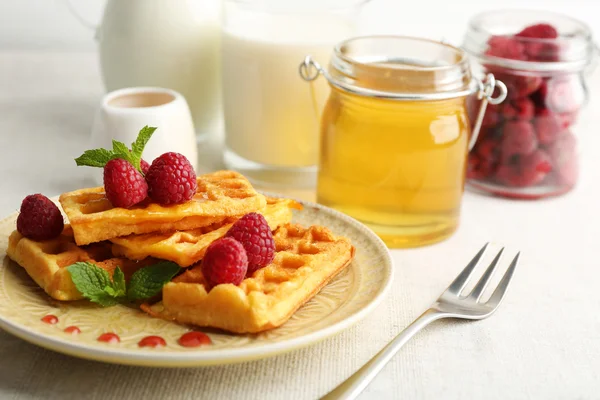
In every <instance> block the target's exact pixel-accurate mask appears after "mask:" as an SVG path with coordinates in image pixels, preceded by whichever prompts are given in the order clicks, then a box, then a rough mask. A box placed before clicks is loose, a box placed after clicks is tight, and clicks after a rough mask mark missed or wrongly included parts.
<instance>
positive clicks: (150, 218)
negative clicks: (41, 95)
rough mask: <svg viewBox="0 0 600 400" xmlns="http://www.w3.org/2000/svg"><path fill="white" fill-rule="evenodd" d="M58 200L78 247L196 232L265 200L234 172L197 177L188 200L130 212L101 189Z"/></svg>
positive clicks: (144, 205) (139, 207)
mask: <svg viewBox="0 0 600 400" xmlns="http://www.w3.org/2000/svg"><path fill="white" fill-rule="evenodd" d="M59 201H60V204H61V205H62V207H63V210H64V211H65V213H66V214H67V216H68V217H69V222H70V223H71V226H72V227H73V232H74V235H75V242H76V243H77V244H78V245H80V246H82V245H86V244H89V243H94V242H100V241H102V240H108V239H112V238H115V237H119V236H125V235H130V234H143V233H150V232H168V231H174V230H187V229H195V228H200V227H203V226H209V225H211V224H214V223H219V222H222V221H223V220H225V219H227V218H230V217H233V216H241V215H243V214H246V213H249V212H252V211H258V210H260V209H261V208H263V207H264V206H265V205H266V200H265V197H264V196H263V195H261V194H259V193H258V192H256V191H255V190H254V188H253V187H252V185H251V184H250V182H248V180H247V179H246V178H245V177H244V176H243V175H241V174H239V173H237V172H233V171H217V172H213V173H210V174H205V175H201V176H199V177H198V190H197V192H196V195H194V197H193V199H192V200H191V201H188V202H186V203H183V204H177V205H172V206H161V205H159V204H155V203H151V202H150V201H149V200H148V199H147V200H145V201H144V202H142V203H140V204H138V205H136V206H133V207H132V208H130V209H125V208H118V207H112V205H111V204H110V202H109V201H108V199H107V198H106V196H105V194H104V188H102V187H98V188H91V189H81V190H76V191H74V192H69V193H64V194H62V195H61V196H60V198H59Z"/></svg>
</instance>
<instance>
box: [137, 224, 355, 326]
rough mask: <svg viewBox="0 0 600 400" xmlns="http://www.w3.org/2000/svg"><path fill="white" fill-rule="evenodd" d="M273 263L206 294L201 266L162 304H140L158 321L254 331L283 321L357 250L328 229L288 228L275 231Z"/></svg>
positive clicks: (167, 290)
mask: <svg viewBox="0 0 600 400" xmlns="http://www.w3.org/2000/svg"><path fill="white" fill-rule="evenodd" d="M274 237H275V247H276V251H277V253H276V255H275V259H274V260H273V262H272V263H271V264H269V265H268V266H266V267H264V268H262V269H259V270H258V271H256V272H255V273H254V274H253V276H252V277H250V278H246V279H244V281H242V283H241V284H240V285H239V286H236V285H232V284H221V285H217V286H215V287H213V288H212V289H211V290H210V291H207V284H206V281H205V279H204V277H203V275H202V271H201V268H200V266H199V265H198V266H195V267H193V268H191V269H188V270H187V271H186V272H184V273H183V274H182V275H180V276H178V277H176V278H175V279H174V280H173V281H172V282H169V283H167V284H166V285H165V286H164V288H163V298H162V301H161V302H158V303H156V304H154V305H147V304H145V305H142V309H143V310H144V311H146V312H147V313H149V314H150V315H153V316H155V317H160V318H164V319H168V320H173V321H177V322H180V323H185V324H192V325H197V326H202V327H213V328H220V329H224V330H227V331H230V332H235V333H256V332H261V331H265V330H268V329H271V328H275V327H278V326H280V325H282V324H283V323H285V322H286V321H287V320H288V319H289V318H290V317H291V316H292V314H293V313H294V312H295V311H296V310H297V309H298V308H300V307H301V306H302V305H303V304H304V303H306V302H307V301H308V300H310V299H311V298H312V297H313V296H314V295H315V294H317V293H318V292H319V291H320V290H321V288H323V286H325V285H326V284H327V283H328V282H329V281H330V280H331V279H332V278H333V277H335V276H336V275H337V274H338V273H339V272H340V271H341V270H343V269H344V267H346V266H347V265H348V264H350V262H351V261H352V259H353V257H354V247H353V246H352V244H351V243H350V241H349V240H348V239H346V238H343V237H339V238H338V237H335V236H334V235H333V234H332V233H331V232H330V231H329V230H328V229H327V228H325V227H322V226H311V227H310V228H303V227H301V226H299V225H295V224H286V225H284V226H282V227H280V228H279V229H278V230H277V231H276V232H275V235H274Z"/></svg>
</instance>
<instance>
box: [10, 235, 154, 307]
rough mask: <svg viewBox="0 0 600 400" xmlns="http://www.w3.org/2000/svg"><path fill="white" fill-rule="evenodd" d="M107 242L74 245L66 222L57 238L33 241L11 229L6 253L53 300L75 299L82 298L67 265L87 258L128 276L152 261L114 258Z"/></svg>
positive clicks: (109, 271) (102, 266)
mask: <svg viewBox="0 0 600 400" xmlns="http://www.w3.org/2000/svg"><path fill="white" fill-rule="evenodd" d="M110 247H111V246H110V243H95V244H92V245H89V246H85V247H78V246H77V245H76V244H75V240H74V238H73V231H72V229H71V227H70V226H69V225H66V226H65V229H64V230H63V232H62V234H61V235H60V236H58V237H57V238H54V239H51V240H46V241H42V242H36V241H34V240H31V239H27V238H26V237H24V236H23V235H21V234H20V233H19V232H17V231H14V232H13V233H12V234H11V235H10V237H9V239H8V249H7V250H6V254H7V255H8V256H9V257H10V258H11V259H12V260H13V261H15V262H16V263H17V264H19V265H20V266H21V267H23V268H25V270H26V271H27V274H29V276H30V277H31V278H32V279H33V280H34V281H35V283H37V284H38V285H39V286H40V287H41V288H42V289H44V290H45V291H46V293H48V295H50V297H52V298H54V299H56V300H63V301H67V300H79V299H82V298H83V297H82V296H81V293H79V291H78V290H77V288H76V287H75V285H74V284H73V281H72V280H71V274H70V273H69V271H67V268H66V267H68V266H69V265H71V264H73V263H76V262H79V261H88V262H91V263H93V264H96V265H97V266H98V267H100V268H102V269H104V270H106V271H108V273H109V274H111V275H112V273H113V271H114V270H115V268H116V267H117V266H118V267H120V268H121V269H122V270H123V273H124V274H125V277H126V279H129V277H130V276H131V274H133V273H134V272H135V271H136V270H138V269H139V268H142V267H144V266H146V265H148V264H149V263H152V262H155V261H156V260H154V261H152V259H148V260H147V261H143V262H136V261H130V260H127V259H125V258H115V257H113V255H112V252H111V249H110Z"/></svg>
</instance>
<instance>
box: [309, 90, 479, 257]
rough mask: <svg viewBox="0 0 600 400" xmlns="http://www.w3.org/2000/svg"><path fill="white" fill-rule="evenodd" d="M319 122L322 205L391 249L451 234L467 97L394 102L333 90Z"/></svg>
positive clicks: (465, 134)
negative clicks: (364, 228)
mask: <svg viewBox="0 0 600 400" xmlns="http://www.w3.org/2000/svg"><path fill="white" fill-rule="evenodd" d="M323 121H324V126H323V128H322V129H323V131H324V132H325V131H326V134H324V135H323V136H322V141H321V164H320V171H319V176H318V189H317V193H318V201H319V202H320V203H323V204H325V205H327V206H330V207H333V208H336V209H338V210H340V211H342V212H345V213H347V214H349V215H351V216H353V217H355V218H357V219H358V220H360V221H362V222H364V223H366V224H368V225H369V226H370V227H371V228H372V229H373V230H375V231H376V232H377V233H378V234H379V235H380V236H381V238H382V239H383V240H384V241H385V242H386V243H387V244H388V245H389V246H390V247H413V246H418V245H424V244H428V243H431V242H435V241H439V240H442V239H444V238H446V237H448V236H449V235H450V234H452V232H454V230H455V229H456V227H457V225H458V220H459V214H460V203H461V197H462V191H463V187H464V177H465V166H466V155H467V140H468V135H469V131H470V127H469V121H468V118H467V115H466V112H465V104H464V99H451V100H444V101H434V102H402V103H399V102H396V101H393V100H382V99H376V98H368V97H361V96H356V95H353V94H350V93H344V92H342V91H340V90H339V89H338V90H336V93H333V94H332V95H331V97H330V99H329V101H328V103H327V105H326V107H325V110H324V114H323Z"/></svg>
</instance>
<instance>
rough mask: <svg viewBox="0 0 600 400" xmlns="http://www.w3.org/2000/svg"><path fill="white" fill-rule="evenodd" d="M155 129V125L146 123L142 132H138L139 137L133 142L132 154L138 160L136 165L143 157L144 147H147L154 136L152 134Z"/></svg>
mask: <svg viewBox="0 0 600 400" xmlns="http://www.w3.org/2000/svg"><path fill="white" fill-rule="evenodd" d="M155 130H156V128H155V127H153V126H148V125H146V126H145V127H143V128H142V129H141V130H140V133H138V137H137V139H135V142H133V143H131V154H132V156H133V157H134V159H135V161H136V164H134V165H137V164H138V163H139V162H140V160H141V159H142V153H143V152H144V147H146V144H147V143H148V141H149V140H150V138H151V137H152V134H153V133H154V131H155Z"/></svg>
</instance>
